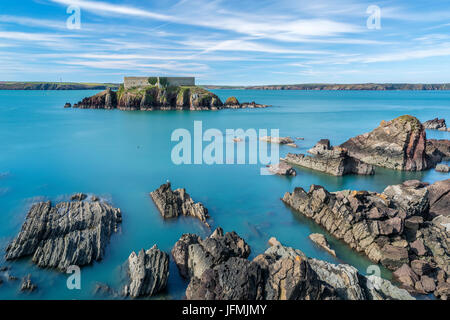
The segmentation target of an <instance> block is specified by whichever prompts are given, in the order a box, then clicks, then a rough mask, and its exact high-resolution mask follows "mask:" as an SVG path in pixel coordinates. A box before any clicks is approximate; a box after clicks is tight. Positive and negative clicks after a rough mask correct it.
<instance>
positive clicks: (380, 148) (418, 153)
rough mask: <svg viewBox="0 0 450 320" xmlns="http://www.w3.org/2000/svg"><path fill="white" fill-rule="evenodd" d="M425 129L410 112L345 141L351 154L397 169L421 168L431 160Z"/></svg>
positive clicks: (374, 163)
mask: <svg viewBox="0 0 450 320" xmlns="http://www.w3.org/2000/svg"><path fill="white" fill-rule="evenodd" d="M426 141H427V138H426V132H425V129H424V127H423V125H422V124H421V123H420V121H419V120H418V119H417V118H415V117H413V116H409V115H405V116H401V117H398V118H396V119H394V120H391V121H388V122H386V121H382V122H381V123H380V126H379V127H378V128H376V129H375V130H373V131H372V132H369V133H365V134H363V135H359V136H357V137H354V138H351V139H350V140H348V141H347V142H344V143H343V144H342V145H341V147H344V148H346V149H347V150H348V152H349V154H350V156H352V157H355V158H357V159H359V160H361V161H364V162H366V163H369V164H373V165H377V166H381V167H386V168H390V169H396V170H406V171H421V170H426V169H428V168H429V167H430V166H432V163H430V160H429V159H428V157H427V154H426V153H425V147H426Z"/></svg>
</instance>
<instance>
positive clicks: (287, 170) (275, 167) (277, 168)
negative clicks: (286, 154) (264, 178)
mask: <svg viewBox="0 0 450 320" xmlns="http://www.w3.org/2000/svg"><path fill="white" fill-rule="evenodd" d="M267 167H268V170H269V172H270V173H273V174H277V175H280V176H296V175H297V172H296V171H295V169H294V168H292V167H291V166H290V165H288V164H287V163H286V162H284V161H280V162H279V163H277V164H271V165H268V166H267Z"/></svg>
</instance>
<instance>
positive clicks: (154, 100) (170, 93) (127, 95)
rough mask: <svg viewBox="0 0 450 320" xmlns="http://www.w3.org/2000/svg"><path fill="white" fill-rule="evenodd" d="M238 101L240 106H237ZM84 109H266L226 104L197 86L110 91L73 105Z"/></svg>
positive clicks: (247, 105)
mask: <svg viewBox="0 0 450 320" xmlns="http://www.w3.org/2000/svg"><path fill="white" fill-rule="evenodd" d="M235 102H237V104H235ZM73 107H74V108H81V109H120V110H144V111H153V110H218V109H225V108H230V109H238V108H265V107H267V105H260V104H256V103H254V102H252V103H242V104H239V102H238V101H237V99H236V98H234V99H232V98H231V99H229V100H227V103H226V104H223V103H222V101H220V99H219V97H218V96H216V95H215V94H213V93H212V92H210V91H208V90H206V89H203V88H200V87H196V86H191V87H188V86H181V87H175V86H169V87H158V86H149V87H145V88H131V89H124V88H123V86H121V87H120V88H119V90H118V91H117V92H116V91H112V90H111V89H110V88H108V89H106V90H105V91H102V92H100V93H98V94H96V95H94V96H92V97H87V98H84V99H83V100H82V101H80V102H78V103H77V104H74V105H73Z"/></svg>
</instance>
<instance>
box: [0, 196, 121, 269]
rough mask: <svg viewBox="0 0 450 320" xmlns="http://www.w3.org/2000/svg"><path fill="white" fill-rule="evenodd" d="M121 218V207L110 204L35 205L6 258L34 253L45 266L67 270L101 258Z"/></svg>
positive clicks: (35, 261) (39, 263) (70, 203)
mask: <svg viewBox="0 0 450 320" xmlns="http://www.w3.org/2000/svg"><path fill="white" fill-rule="evenodd" d="M121 221H122V214H121V211H120V209H116V208H113V207H112V206H110V205H109V204H107V203H100V202H92V203H91V202H86V201H72V202H60V203H57V204H56V205H55V206H53V205H52V204H51V202H50V201H48V202H39V203H36V204H34V205H33V206H32V207H31V209H30V211H29V212H28V214H27V217H26V220H25V222H24V224H23V225H22V230H21V231H20V233H19V234H18V235H17V237H16V238H15V239H14V240H13V241H12V242H11V243H10V244H9V245H8V247H7V249H6V259H7V260H14V259H19V258H22V257H26V256H30V255H31V256H32V260H33V262H34V263H35V264H37V265H38V266H40V267H42V268H58V269H59V270H61V271H65V270H66V268H67V267H69V266H71V265H77V266H80V267H81V266H84V265H87V264H91V263H92V262H94V261H99V260H101V259H102V257H103V254H104V251H105V248H106V246H107V244H108V242H109V239H110V237H111V235H112V234H113V233H114V232H116V231H117V229H118V227H119V223H120V222H121Z"/></svg>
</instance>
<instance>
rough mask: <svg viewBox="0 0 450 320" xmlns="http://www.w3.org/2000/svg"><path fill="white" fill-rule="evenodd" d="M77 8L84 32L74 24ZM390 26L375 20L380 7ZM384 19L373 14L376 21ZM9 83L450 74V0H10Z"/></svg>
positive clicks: (4, 67) (4, 55) (0, 4)
mask: <svg viewBox="0 0 450 320" xmlns="http://www.w3.org/2000/svg"><path fill="white" fill-rule="evenodd" d="M70 5H74V6H77V7H79V8H80V12H81V19H80V21H81V25H80V27H81V29H69V28H68V27H67V19H68V18H69V17H70V16H71V15H70V14H68V13H67V9H68V7H69V6H70ZM374 5H375V6H377V7H378V8H380V26H381V28H378V29H377V28H375V29H374V28H368V27H367V20H368V18H369V16H370V14H369V13H367V9H368V7H369V6H374ZM370 21H373V20H370ZM0 75H1V76H0V80H15V81H25V80H33V81H60V80H61V79H62V81H85V82H121V81H122V78H123V76H124V75H136V76H140V75H145V76H147V75H166V76H196V77H197V79H198V80H197V82H198V83H200V84H229V85H256V84H290V83H291V84H292V83H359V82H409V83H417V82H426V83H442V82H450V1H448V0H436V1H414V0H408V1H402V0H398V1H378V2H374V1H356V0H342V1H337V0H313V1H311V0H307V1H305V0H296V1H292V0H277V1H267V0H258V1H256V0H253V1H248V0H239V1H235V0H174V1H162V0H140V1H139V0H125V1H113V0H109V1H107V0H103V1H99V0H21V1H5V0H2V1H0Z"/></svg>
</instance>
